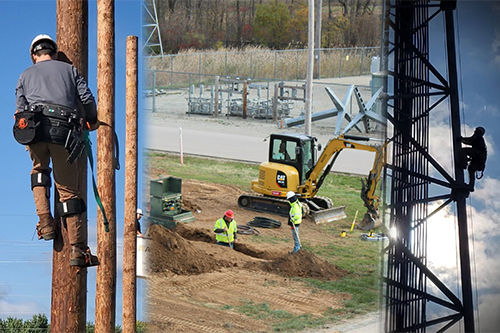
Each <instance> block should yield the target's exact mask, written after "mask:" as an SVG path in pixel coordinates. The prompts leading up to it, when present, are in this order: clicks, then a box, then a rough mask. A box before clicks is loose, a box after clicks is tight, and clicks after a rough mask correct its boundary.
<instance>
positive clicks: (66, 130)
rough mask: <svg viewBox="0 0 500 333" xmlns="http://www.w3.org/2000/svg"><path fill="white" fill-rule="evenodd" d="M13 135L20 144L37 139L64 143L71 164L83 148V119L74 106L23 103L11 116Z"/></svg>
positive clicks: (27, 143) (30, 142)
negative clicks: (26, 104)
mask: <svg viewBox="0 0 500 333" xmlns="http://www.w3.org/2000/svg"><path fill="white" fill-rule="evenodd" d="M14 118H15V123H14V128H13V131H14V138H15V139H16V140H17V142H19V143H20V144H22V145H30V144H33V143H36V142H38V141H45V142H51V143H54V144H58V145H63V146H64V148H65V149H66V151H67V152H68V154H69V156H68V158H67V159H66V161H67V162H68V164H72V163H73V162H74V161H75V160H76V159H77V158H78V157H80V155H81V154H82V152H83V151H84V150H85V141H84V139H83V118H82V117H80V116H79V115H78V113H77V111H76V109H70V108H68V107H65V106H62V105H57V104H33V105H29V106H25V108H24V110H23V111H22V112H17V113H16V114H15V115H14Z"/></svg>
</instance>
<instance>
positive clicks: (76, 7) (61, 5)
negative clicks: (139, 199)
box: [50, 0, 88, 333]
mask: <svg viewBox="0 0 500 333" xmlns="http://www.w3.org/2000/svg"><path fill="white" fill-rule="evenodd" d="M56 11H57V13H56V18H57V24H56V25H57V28H56V34H57V36H56V37H57V38H56V39H57V45H58V47H59V51H60V52H61V55H62V59H66V61H68V60H69V61H70V62H71V63H72V64H73V65H74V66H75V67H76V68H77V69H78V71H79V72H80V73H81V74H82V76H83V77H87V67H88V59H87V56H88V46H87V44H88V3H87V1H81V0H57V3H56ZM86 162H87V160H86V154H85V153H84V154H82V156H81V157H80V158H79V159H77V160H76V161H75V162H74V163H78V164H79V167H80V168H81V170H85V171H84V172H82V175H81V177H80V178H79V186H80V191H81V192H80V193H81V196H82V199H83V200H85V202H86V201H87V164H86ZM54 192H55V196H54V197H55V200H54V207H57V206H56V203H57V202H58V201H59V196H58V193H57V191H54ZM54 217H55V219H56V221H61V218H60V216H59V214H58V212H57V209H54ZM82 218H83V219H84V220H86V219H87V214H86V213H84V214H83V216H82ZM57 228H58V229H59V231H60V232H58V235H60V236H58V237H57V239H55V240H54V252H53V260H52V299H51V311H50V331H51V332H53V333H61V332H63V333H64V332H68V333H69V332H72V333H74V332H78V333H84V332H85V325H86V308H87V268H80V267H71V266H70V265H69V257H70V252H71V245H70V244H69V240H68V234H67V232H66V230H65V227H64V226H63V225H62V224H61V223H57ZM61 230H62V231H61Z"/></svg>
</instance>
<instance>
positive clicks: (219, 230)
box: [214, 210, 238, 248]
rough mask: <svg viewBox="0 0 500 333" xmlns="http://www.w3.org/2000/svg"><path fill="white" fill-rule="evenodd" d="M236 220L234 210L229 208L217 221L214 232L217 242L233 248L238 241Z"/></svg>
mask: <svg viewBox="0 0 500 333" xmlns="http://www.w3.org/2000/svg"><path fill="white" fill-rule="evenodd" d="M237 229H238V228H237V226H236V221H235V220H234V212H233V211H232V210H228V211H226V212H225V213H224V216H222V217H221V218H220V219H218V220H217V221H216V222H215V226H214V232H215V239H216V240H217V244H219V245H222V246H227V247H230V248H233V246H234V243H236V237H237V234H236V231H237Z"/></svg>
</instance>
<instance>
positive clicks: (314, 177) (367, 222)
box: [299, 136, 387, 230]
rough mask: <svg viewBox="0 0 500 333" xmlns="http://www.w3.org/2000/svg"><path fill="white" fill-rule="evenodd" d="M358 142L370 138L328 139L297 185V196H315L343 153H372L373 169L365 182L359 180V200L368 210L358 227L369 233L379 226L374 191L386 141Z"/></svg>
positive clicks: (383, 160)
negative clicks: (378, 143) (316, 159)
mask: <svg viewBox="0 0 500 333" xmlns="http://www.w3.org/2000/svg"><path fill="white" fill-rule="evenodd" d="M357 140H366V141H367V140H369V138H361V137H344V136H339V137H337V138H333V139H331V140H330V141H329V142H328V144H327V145H326V147H325V149H324V150H323V153H322V154H321V156H320V157H319V159H318V162H317V163H316V165H315V166H314V168H313V169H312V170H311V172H310V173H309V176H308V178H307V180H306V181H305V183H304V185H302V186H299V193H301V194H302V196H303V197H304V198H312V197H314V196H315V195H316V193H317V192H318V191H319V189H320V187H321V185H322V184H323V180H324V178H325V177H326V176H327V175H328V174H329V172H330V170H331V169H332V167H333V165H334V163H335V161H336V159H337V157H338V155H339V154H340V152H341V151H342V150H344V149H356V150H365V151H370V152H374V153H375V159H374V163H373V167H372V169H371V170H370V173H369V174H368V177H367V178H366V180H365V181H363V180H362V190H361V198H362V200H363V202H364V203H365V207H367V210H368V211H367V213H366V214H365V217H364V218H363V220H362V221H361V222H360V224H359V225H358V228H360V229H364V230H368V229H372V228H377V227H379V226H380V225H381V224H382V223H381V220H380V216H379V213H378V205H379V203H380V198H379V196H377V195H376V194H375V192H376V188H377V184H378V181H379V180H380V176H381V173H382V169H383V167H384V165H385V164H386V155H387V142H384V143H383V144H382V145H370V144H363V143H360V142H359V141H357Z"/></svg>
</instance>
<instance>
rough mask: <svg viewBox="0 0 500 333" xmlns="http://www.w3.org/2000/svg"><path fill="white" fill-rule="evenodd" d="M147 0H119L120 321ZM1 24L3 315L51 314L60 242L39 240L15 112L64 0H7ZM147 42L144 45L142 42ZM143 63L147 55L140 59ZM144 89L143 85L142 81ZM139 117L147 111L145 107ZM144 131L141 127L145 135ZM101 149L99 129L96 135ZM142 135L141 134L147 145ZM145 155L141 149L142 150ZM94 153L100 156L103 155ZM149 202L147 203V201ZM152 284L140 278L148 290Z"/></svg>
mask: <svg viewBox="0 0 500 333" xmlns="http://www.w3.org/2000/svg"><path fill="white" fill-rule="evenodd" d="M141 11H142V2H141V1H138V0H117V1H115V27H116V30H115V47H116V50H115V57H116V90H115V103H116V111H115V112H116V132H117V134H118V137H119V142H120V149H121V151H120V165H121V170H119V171H117V172H116V182H117V185H116V194H117V197H116V205H117V211H116V216H117V237H118V264H117V266H118V277H117V311H116V312H117V314H116V315H117V324H119V323H121V316H122V308H121V306H122V300H121V297H122V275H121V268H122V253H123V250H122V249H123V247H122V245H123V206H124V194H123V193H124V177H125V170H124V169H125V161H124V148H125V61H126V59H125V53H126V52H125V50H126V38H127V36H130V35H134V36H138V37H140V33H141ZM96 17H97V4H96V1H92V0H91V1H89V66H88V83H89V86H90V88H91V90H92V92H93V93H94V96H95V97H96V98H97V88H96V87H97V83H96V76H97V50H96V48H97V25H96ZM0 31H1V36H2V41H3V45H4V47H5V48H4V51H3V52H2V55H1V56H0V63H1V64H2V65H1V80H0V105H2V119H3V121H2V122H0V133H1V134H0V140H1V142H2V143H1V144H0V153H1V155H2V156H3V157H2V163H1V164H0V175H1V176H0V179H1V180H2V189H3V191H0V203H1V204H0V205H1V208H2V209H1V211H0V220H1V226H2V229H3V230H2V233H1V234H0V318H2V319H5V318H7V317H9V316H11V317H16V318H31V317H32V316H33V315H34V314H38V313H43V314H46V315H47V317H48V318H49V320H50V292H51V273H52V264H51V262H52V242H45V241H39V240H37V237H36V236H35V238H34V239H33V240H32V236H33V232H34V229H35V225H36V223H37V221H38V219H37V216H36V211H35V206H34V202H33V196H32V192H31V187H30V178H29V173H30V170H31V160H30V158H29V156H28V154H27V152H26V151H25V150H24V147H22V146H21V145H19V144H18V143H17V142H16V141H15V140H14V138H13V136H12V124H13V116H12V115H13V113H14V112H15V87H16V83H17V79H18V78H19V75H20V74H21V72H22V71H24V70H25V69H26V68H27V67H29V66H31V60H30V57H29V45H30V43H31V40H32V39H33V38H34V37H35V36H36V35H38V34H40V33H45V34H48V35H50V36H52V38H54V39H55V38H56V1H55V0H51V1H43V0H42V1H41V0H39V1H0ZM140 47H141V46H140ZM139 66H142V62H141V63H140V64H139ZM139 91H141V88H139ZM139 122H140V124H141V123H142V116H141V114H140V113H139ZM140 136H141V133H139V137H140ZM91 138H92V142H93V150H94V155H95V150H96V145H97V142H96V137H95V134H92V136H91ZM141 148H142V139H141V138H140V139H139V149H141ZM139 156H140V154H139ZM95 160H96V159H95V157H94V161H95ZM141 173H142V163H141V162H140V164H139V190H138V193H142V190H141V187H142V182H141V180H142V178H141V176H140V175H141ZM90 182H91V176H90V168H89V186H88V203H89V211H88V216H89V245H90V246H91V248H92V250H93V252H94V253H95V252H96V224H97V221H96V215H97V208H96V205H95V200H94V196H93V192H92V186H91V183H90ZM143 208H144V207H143ZM95 273H96V269H95V268H90V269H88V285H87V288H88V294H87V304H88V310H87V320H88V321H94V309H95ZM143 287H144V284H143V282H142V281H139V282H138V289H139V296H140V297H142V289H143ZM142 310H143V305H142V303H141V302H138V311H139V313H138V319H144V316H143V314H142Z"/></svg>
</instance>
